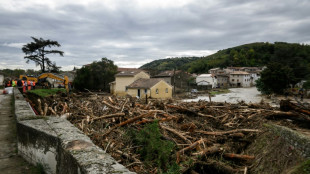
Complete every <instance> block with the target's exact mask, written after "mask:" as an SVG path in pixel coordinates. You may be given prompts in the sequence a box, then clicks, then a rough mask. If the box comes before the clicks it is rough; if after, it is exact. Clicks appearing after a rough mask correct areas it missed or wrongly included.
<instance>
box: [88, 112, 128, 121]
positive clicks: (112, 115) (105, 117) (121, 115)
mask: <svg viewBox="0 0 310 174" xmlns="http://www.w3.org/2000/svg"><path fill="white" fill-rule="evenodd" d="M124 116H125V113H115V114H109V115H102V116H100V117H97V118H93V119H92V120H93V121H96V120H101V119H107V118H114V117H124Z"/></svg>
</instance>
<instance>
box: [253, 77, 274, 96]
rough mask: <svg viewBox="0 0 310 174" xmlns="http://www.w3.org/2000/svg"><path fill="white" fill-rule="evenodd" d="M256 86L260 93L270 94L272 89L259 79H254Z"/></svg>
mask: <svg viewBox="0 0 310 174" xmlns="http://www.w3.org/2000/svg"><path fill="white" fill-rule="evenodd" d="M256 88H257V90H258V91H260V92H261V93H262V94H267V95H269V94H271V93H272V91H271V90H270V89H269V88H268V87H267V86H266V85H265V84H264V83H263V82H262V80H261V79H258V80H256Z"/></svg>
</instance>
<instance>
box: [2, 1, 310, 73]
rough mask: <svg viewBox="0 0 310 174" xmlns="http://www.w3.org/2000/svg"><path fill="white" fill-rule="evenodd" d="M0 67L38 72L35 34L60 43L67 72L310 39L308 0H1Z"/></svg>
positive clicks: (61, 63)
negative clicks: (26, 50)
mask: <svg viewBox="0 0 310 174" xmlns="http://www.w3.org/2000/svg"><path fill="white" fill-rule="evenodd" d="M0 32H1V35H0V69H4V68H11V69H15V68H22V69H35V68H39V67H36V66H35V64H34V63H33V62H30V63H29V64H26V61H25V59H24V54H23V52H22V51H21V48H22V46H23V45H25V44H26V43H28V42H31V41H32V39H31V38H30V37H31V36H33V37H37V38H40V37H42V38H43V39H50V40H55V41H58V42H59V43H60V44H61V47H60V48H58V49H59V50H62V51H64V52H65V54H64V57H60V56H51V57H50V59H51V60H52V61H55V62H56V64H57V65H58V66H61V67H62V70H72V69H73V67H74V66H76V67H80V66H81V65H84V64H88V63H91V62H93V61H97V60H100V59H101V58H102V57H107V58H108V59H111V60H113V61H114V63H115V64H116V65H118V66H120V67H139V66H141V65H143V64H145V63H148V62H151V61H152V60H156V59H162V58H167V57H180V56H204V55H209V54H212V53H215V52H216V51H218V50H221V49H225V48H229V47H233V46H238V45H241V44H246V43H251V42H275V41H284V42H294V43H305V44H310V1H309V0H0Z"/></svg>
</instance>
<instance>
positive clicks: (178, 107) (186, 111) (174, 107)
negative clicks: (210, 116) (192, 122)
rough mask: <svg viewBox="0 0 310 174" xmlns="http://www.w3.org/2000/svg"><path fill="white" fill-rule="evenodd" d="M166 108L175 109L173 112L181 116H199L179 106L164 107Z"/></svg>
mask: <svg viewBox="0 0 310 174" xmlns="http://www.w3.org/2000/svg"><path fill="white" fill-rule="evenodd" d="M166 106H167V107H168V108H172V109H175V110H177V111H178V112H180V113H183V114H187V115H193V116H199V115H198V113H197V112H195V111H191V110H189V109H186V108H183V107H180V106H175V105H166Z"/></svg>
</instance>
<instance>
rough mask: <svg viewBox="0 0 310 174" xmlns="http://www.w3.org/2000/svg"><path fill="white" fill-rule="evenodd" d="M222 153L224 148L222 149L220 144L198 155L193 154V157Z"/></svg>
mask: <svg viewBox="0 0 310 174" xmlns="http://www.w3.org/2000/svg"><path fill="white" fill-rule="evenodd" d="M221 151H223V148H220V145H219V144H214V145H213V146H211V147H208V148H206V149H203V150H202V151H200V152H198V153H193V155H197V156H205V155H211V154H214V153H217V152H221Z"/></svg>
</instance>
